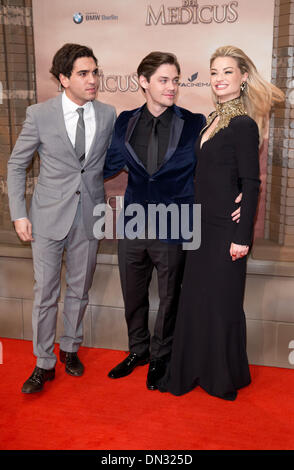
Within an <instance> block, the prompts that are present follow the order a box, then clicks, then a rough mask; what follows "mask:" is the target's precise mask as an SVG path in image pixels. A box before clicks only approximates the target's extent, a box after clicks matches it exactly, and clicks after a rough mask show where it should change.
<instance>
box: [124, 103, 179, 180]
mask: <svg viewBox="0 0 294 470" xmlns="http://www.w3.org/2000/svg"><path fill="white" fill-rule="evenodd" d="M144 106H145V105H143V106H142V107H141V108H139V109H137V110H136V111H135V112H134V114H133V116H132V117H131V118H130V119H129V122H128V126H127V130H126V135H125V146H126V148H127V149H128V151H129V153H130V154H131V156H132V157H133V159H134V160H135V161H136V162H137V163H138V165H140V166H141V167H142V168H144V170H145V171H146V168H145V166H144V165H143V163H142V162H141V160H140V158H139V157H138V156H137V154H136V153H135V151H134V149H133V147H132V146H131V144H130V138H131V136H132V134H133V132H134V129H135V126H136V124H137V122H138V119H139V118H140V116H141V113H142V109H143V107H144ZM173 111H174V115H173V118H172V123H171V129H170V136H169V143H168V147H167V151H166V154H165V156H164V159H163V163H162V165H161V166H160V167H159V168H158V170H157V171H159V170H160V168H162V166H163V165H165V163H166V162H168V160H169V159H170V158H171V157H172V155H173V154H174V152H175V151H176V149H177V146H178V143H179V140H180V137H181V134H182V130H183V126H184V123H185V121H184V119H182V113H181V111H180V108H179V107H178V106H176V105H174V106H173Z"/></svg>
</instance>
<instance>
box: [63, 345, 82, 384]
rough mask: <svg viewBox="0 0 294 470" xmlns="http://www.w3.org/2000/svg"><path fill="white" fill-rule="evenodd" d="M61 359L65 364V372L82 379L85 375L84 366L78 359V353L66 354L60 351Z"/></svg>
mask: <svg viewBox="0 0 294 470" xmlns="http://www.w3.org/2000/svg"><path fill="white" fill-rule="evenodd" d="M59 359H60V361H61V362H62V363H63V364H65V372H66V373H67V374H69V375H72V376H74V377H80V376H81V375H83V373H84V370H85V368H84V366H83V364H82V363H81V361H80V360H79V358H78V354H77V353H76V352H66V351H62V349H60V351H59Z"/></svg>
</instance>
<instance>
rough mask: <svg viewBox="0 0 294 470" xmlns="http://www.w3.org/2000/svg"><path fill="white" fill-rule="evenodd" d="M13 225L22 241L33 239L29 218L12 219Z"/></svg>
mask: <svg viewBox="0 0 294 470" xmlns="http://www.w3.org/2000/svg"><path fill="white" fill-rule="evenodd" d="M14 227H15V231H16V233H17V235H18V236H19V238H20V239H21V240H22V241H23V242H31V241H34V239H33V237H32V224H31V222H30V221H29V219H27V218H25V219H18V220H15V221H14Z"/></svg>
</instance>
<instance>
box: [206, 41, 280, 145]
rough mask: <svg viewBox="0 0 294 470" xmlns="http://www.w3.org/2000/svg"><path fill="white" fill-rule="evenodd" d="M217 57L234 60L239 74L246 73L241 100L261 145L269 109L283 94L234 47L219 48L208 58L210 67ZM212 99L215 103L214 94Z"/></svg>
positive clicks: (278, 101)
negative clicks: (256, 127)
mask: <svg viewBox="0 0 294 470" xmlns="http://www.w3.org/2000/svg"><path fill="white" fill-rule="evenodd" d="M217 57H232V58H233V59H235V60H236V62H237V64H238V67H239V69H240V71H241V73H242V74H244V73H245V72H247V73H248V78H247V80H246V86H245V89H244V90H243V91H241V99H242V101H243V105H244V107H245V109H246V111H247V113H248V115H249V116H250V117H251V118H252V119H254V120H255V122H256V123H257V125H258V129H259V135H260V143H262V141H263V138H264V135H265V130H266V128H267V122H268V117H269V113H270V111H271V108H272V107H273V106H274V105H275V104H277V103H281V102H283V101H284V100H285V94H284V93H283V92H282V90H280V89H279V88H277V87H276V86H275V85H273V84H272V83H269V82H267V81H266V80H264V79H263V78H262V77H261V75H260V74H259V73H258V71H257V69H256V67H255V65H254V63H253V62H252V60H251V59H250V58H249V57H248V56H247V55H246V54H245V53H244V52H243V51H242V50H241V49H238V48H237V47H235V46H222V47H219V48H218V49H217V50H216V51H215V52H214V54H213V55H212V56H211V58H210V67H211V66H212V63H213V61H214V60H215V59H216V58H217ZM213 99H214V102H215V103H216V102H217V97H216V95H215V93H214V92H213Z"/></svg>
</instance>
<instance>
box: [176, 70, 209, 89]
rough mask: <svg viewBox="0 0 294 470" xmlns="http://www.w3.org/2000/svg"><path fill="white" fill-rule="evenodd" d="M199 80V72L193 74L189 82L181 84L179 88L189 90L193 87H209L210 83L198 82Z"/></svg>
mask: <svg viewBox="0 0 294 470" xmlns="http://www.w3.org/2000/svg"><path fill="white" fill-rule="evenodd" d="M197 78H198V72H195V73H192V75H191V77H188V79H187V80H188V81H187V82H180V83H179V86H180V87H187V88H192V87H209V86H210V83H209V82H201V81H197Z"/></svg>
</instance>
